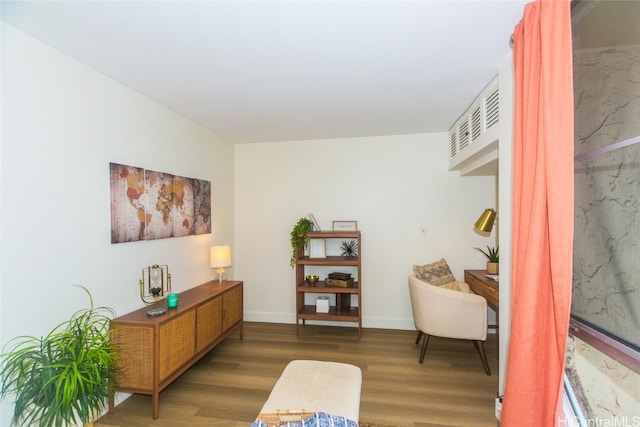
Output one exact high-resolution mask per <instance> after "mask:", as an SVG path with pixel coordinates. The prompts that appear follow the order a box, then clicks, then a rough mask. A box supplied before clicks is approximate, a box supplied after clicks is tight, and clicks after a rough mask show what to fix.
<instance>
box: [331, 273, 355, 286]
mask: <svg viewBox="0 0 640 427" xmlns="http://www.w3.org/2000/svg"><path fill="white" fill-rule="evenodd" d="M324 282H325V284H326V285H327V286H335V287H338V288H351V287H353V278H352V277H351V273H329V275H328V276H327V278H326V279H325V281H324Z"/></svg>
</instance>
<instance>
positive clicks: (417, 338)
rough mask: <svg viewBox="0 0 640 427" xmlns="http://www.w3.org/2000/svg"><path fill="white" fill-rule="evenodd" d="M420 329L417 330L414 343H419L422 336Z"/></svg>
mask: <svg viewBox="0 0 640 427" xmlns="http://www.w3.org/2000/svg"><path fill="white" fill-rule="evenodd" d="M422 334H423V332H422V331H418V336H417V337H416V345H418V344H420V338H422Z"/></svg>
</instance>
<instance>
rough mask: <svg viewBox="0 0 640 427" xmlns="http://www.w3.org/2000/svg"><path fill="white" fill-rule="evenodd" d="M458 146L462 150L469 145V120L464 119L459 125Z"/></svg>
mask: <svg viewBox="0 0 640 427" xmlns="http://www.w3.org/2000/svg"><path fill="white" fill-rule="evenodd" d="M458 139H459V144H458V147H459V148H460V151H462V150H464V149H465V148H466V147H467V146H468V145H469V122H468V121H466V120H464V121H463V122H462V123H460V126H459V127H458Z"/></svg>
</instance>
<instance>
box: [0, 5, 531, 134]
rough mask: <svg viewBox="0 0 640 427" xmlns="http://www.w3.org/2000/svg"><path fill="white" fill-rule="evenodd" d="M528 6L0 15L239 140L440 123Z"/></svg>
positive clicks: (19, 9) (450, 118)
mask: <svg viewBox="0 0 640 427" xmlns="http://www.w3.org/2000/svg"><path fill="white" fill-rule="evenodd" d="M527 1H528V0H527ZM525 3H526V1H525V0H501V1H487V0H469V1H461V0H449V1H445V0H423V1H393V0H386V1H385V0H378V1H373V0H370V1H348V0H342V1H321V0H316V1H310V0H309V1H302V0H301V1H293V0H289V1H273V0H262V1H241V0H236V1H214V0H209V1H206V0H204V1H203V0H200V1H185V0H175V1H166V0H165V1H151V0H142V1H114V0H109V1H104V0H83V1H78V0H75V1H52V0H48V1H17V2H13V1H4V0H2V10H1V13H2V19H3V20H4V21H5V22H7V23H9V24H11V25H13V26H15V27H16V28H18V29H20V30H22V31H24V32H26V33H29V34H30V35H32V36H34V37H35V38H38V39H40V40H42V41H44V42H45V43H47V44H49V45H50V46H52V47H54V48H55V49H57V50H59V51H62V52H64V53H66V54H68V55H69V56H71V57H73V58H75V59H77V60H79V61H81V62H83V63H85V64H87V65H88V66H90V67H92V68H94V69H96V70H98V71H100V72H102V73H104V74H105V75H107V76H109V77H111V78H113V79H115V80H117V81H119V82H121V83H123V84H124V85H126V86H128V87H130V88H131V89H133V90H135V91H137V92H140V93H142V94H144V95H145V96H147V97H149V98H151V99H153V100H156V101H158V102H160V103H161V104H164V105H166V106H167V107H169V108H170V109H172V110H174V111H177V112H179V113H181V114H183V115H184V116H186V117H189V118H191V119H193V120H195V121H197V122H199V123H201V124H203V125H204V126H206V127H208V128H210V129H211V130H213V131H214V132H215V133H217V134H218V135H220V136H221V137H223V138H225V139H227V140H229V141H232V142H234V143H246V142H264V141H285V140H302V139H318V138H341V137H355V136H376V135H395V134H411V133H424V132H442V131H447V130H448V129H449V128H450V127H451V125H452V124H453V123H454V122H455V121H456V119H457V118H458V117H459V116H460V115H461V114H462V113H463V112H464V111H465V110H466V108H467V107H468V106H469V104H470V103H471V102H472V101H473V100H474V98H475V97H476V95H478V93H479V92H480V91H481V90H482V89H483V88H484V86H485V85H486V84H488V83H489V82H490V81H491V80H492V78H493V77H495V76H496V74H497V70H498V67H499V65H501V64H502V63H503V62H504V61H505V60H506V58H507V55H508V54H509V51H510V47H509V38H510V36H511V33H512V32H513V29H514V27H515V25H516V24H517V23H518V22H519V20H520V18H521V17H522V14H523V10H524V4H525Z"/></svg>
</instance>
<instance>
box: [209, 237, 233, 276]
mask: <svg viewBox="0 0 640 427" xmlns="http://www.w3.org/2000/svg"><path fill="white" fill-rule="evenodd" d="M210 261H211V268H215V272H216V274H217V275H218V282H220V283H222V274H223V273H224V268H225V267H228V266H230V265H231V251H230V250H229V246H212V247H211V253H210Z"/></svg>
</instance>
